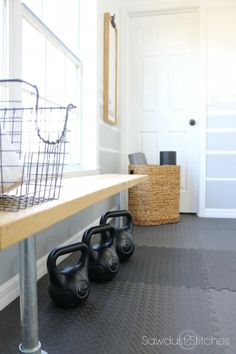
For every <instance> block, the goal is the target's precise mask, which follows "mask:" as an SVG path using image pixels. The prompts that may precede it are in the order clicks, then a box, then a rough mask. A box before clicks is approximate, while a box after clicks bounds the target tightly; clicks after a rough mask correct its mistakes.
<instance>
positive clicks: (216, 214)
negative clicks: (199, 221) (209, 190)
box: [201, 208, 236, 219]
mask: <svg viewBox="0 0 236 354" xmlns="http://www.w3.org/2000/svg"><path fill="white" fill-rule="evenodd" d="M201 216H202V217H204V218H219V219H220V218H222V219H235V218H236V209H210V208H208V209H207V208H206V209H205V212H204V215H201Z"/></svg>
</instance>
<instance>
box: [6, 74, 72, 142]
mask: <svg viewBox="0 0 236 354" xmlns="http://www.w3.org/2000/svg"><path fill="white" fill-rule="evenodd" d="M4 82H5V83H9V82H12V83H14V82H18V83H22V84H26V85H28V86H30V87H31V88H33V89H34V90H35V105H34V107H31V109H32V110H35V128H36V132H37V134H38V137H39V139H40V140H41V141H43V142H44V143H45V144H50V145H56V144H59V143H60V142H62V141H63V139H64V137H65V134H66V127H67V122H68V116H69V111H70V110H71V109H74V108H76V106H74V105H73V104H72V103H70V104H68V105H67V106H66V107H43V108H42V107H40V108H39V106H38V105H39V90H38V88H37V86H36V85H32V84H31V83H29V82H28V81H25V80H21V79H5V80H0V83H4ZM39 109H50V110H53V109H64V110H66V113H65V120H64V125H63V129H62V131H61V135H60V136H59V137H58V138H57V139H56V140H49V139H46V138H44V137H43V136H42V134H41V131H40V127H39V121H38V111H39Z"/></svg>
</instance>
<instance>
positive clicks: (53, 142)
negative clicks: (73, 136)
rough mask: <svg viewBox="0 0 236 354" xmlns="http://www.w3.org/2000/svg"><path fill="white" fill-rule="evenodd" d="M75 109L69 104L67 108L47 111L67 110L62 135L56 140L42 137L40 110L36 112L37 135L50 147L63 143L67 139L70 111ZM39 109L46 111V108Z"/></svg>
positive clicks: (51, 108)
mask: <svg viewBox="0 0 236 354" xmlns="http://www.w3.org/2000/svg"><path fill="white" fill-rule="evenodd" d="M74 108H76V106H74V105H73V104H72V103H69V104H68V105H67V106H66V107H48V108H47V109H50V110H53V109H65V110H66V114H65V120H64V125H63V129H62V131H61V135H60V136H59V138H57V139H56V140H49V139H45V138H44V137H43V136H42V135H41V132H40V128H39V126H38V109H37V110H36V119H35V124H36V130H37V134H38V137H39V139H40V140H42V141H43V142H44V143H45V144H50V145H56V144H59V143H60V142H62V141H63V139H64V137H65V134H66V127H67V122H68V116H69V111H70V110H71V109H74ZM39 109H45V108H41V107H40V108H39Z"/></svg>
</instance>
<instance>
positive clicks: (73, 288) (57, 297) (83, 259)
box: [47, 242, 90, 307]
mask: <svg viewBox="0 0 236 354" xmlns="http://www.w3.org/2000/svg"><path fill="white" fill-rule="evenodd" d="M77 251H80V252H81V256H80V258H79V260H78V261H77V263H76V264H75V265H73V266H67V267H64V268H60V267H59V266H57V264H56V263H57V259H58V257H60V256H63V255H66V254H69V253H74V252H77ZM88 252H89V250H88V247H87V245H86V244H84V243H81V242H79V243H75V244H72V245H68V246H64V247H58V248H55V249H54V250H52V251H51V253H50V254H49V256H48V259H47V269H48V275H49V285H48V292H49V296H50V298H51V299H52V301H53V302H54V303H55V304H56V305H58V306H61V307H75V306H78V305H80V303H82V302H83V301H85V300H86V299H87V297H88V296H89V292H90V284H89V279H88Z"/></svg>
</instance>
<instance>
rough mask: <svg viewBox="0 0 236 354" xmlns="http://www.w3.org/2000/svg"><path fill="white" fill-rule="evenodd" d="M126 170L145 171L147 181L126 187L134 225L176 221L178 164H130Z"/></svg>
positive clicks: (178, 194)
mask: <svg viewBox="0 0 236 354" xmlns="http://www.w3.org/2000/svg"><path fill="white" fill-rule="evenodd" d="M129 173H130V174H143V175H148V181H146V182H143V183H140V184H138V185H137V186H135V187H132V188H130V189H129V211H130V212H131V213H132V215H133V222H134V224H135V225H160V224H168V223H175V222H178V221H179V218H180V217H179V198H180V166H176V165H166V166H165V165H163V166H159V165H130V166H129Z"/></svg>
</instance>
